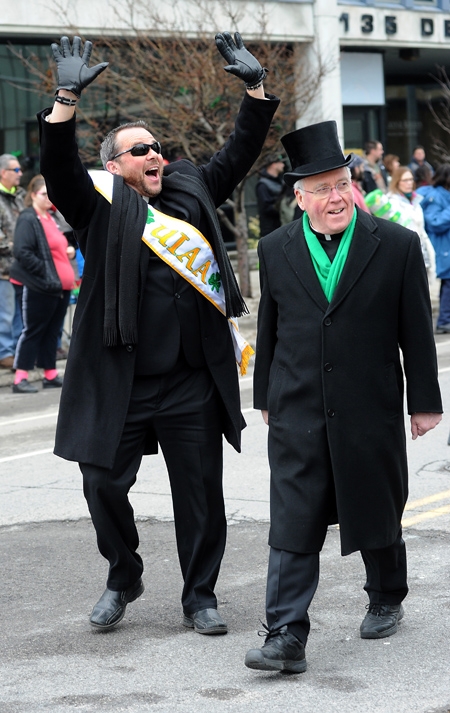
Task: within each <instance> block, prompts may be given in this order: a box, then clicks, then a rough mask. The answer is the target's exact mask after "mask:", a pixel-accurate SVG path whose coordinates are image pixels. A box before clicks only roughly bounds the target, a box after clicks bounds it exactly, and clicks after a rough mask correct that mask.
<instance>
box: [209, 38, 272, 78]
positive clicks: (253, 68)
mask: <svg viewBox="0 0 450 713" xmlns="http://www.w3.org/2000/svg"><path fill="white" fill-rule="evenodd" d="M235 43H236V44H235ZM216 46H217V49H218V50H219V52H220V54H221V55H222V57H223V58H224V59H225V61H226V62H228V66H227V67H224V70H225V71H226V72H230V74H234V75H235V76H236V77H239V79H242V80H243V81H244V82H245V86H246V87H248V88H249V89H251V88H253V87H256V86H258V85H260V84H261V82H262V81H263V80H264V79H265V77H266V75H267V70H266V69H265V68H264V67H261V65H260V63H259V62H258V60H257V59H256V57H254V56H253V55H252V54H251V53H250V52H249V51H248V50H247V49H245V46H244V43H243V41H242V37H241V36H240V34H239V32H235V33H234V42H233V38H232V37H231V35H230V33H229V32H219V33H218V34H217V35H216Z"/></svg>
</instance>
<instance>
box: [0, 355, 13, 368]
mask: <svg viewBox="0 0 450 713" xmlns="http://www.w3.org/2000/svg"><path fill="white" fill-rule="evenodd" d="M13 366H14V357H13V356H7V357H5V358H4V359H0V368H1V369H12V368H13Z"/></svg>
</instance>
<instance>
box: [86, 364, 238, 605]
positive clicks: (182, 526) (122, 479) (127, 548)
mask: <svg viewBox="0 0 450 713" xmlns="http://www.w3.org/2000/svg"><path fill="white" fill-rule="evenodd" d="M220 409H221V400H220V398H219V396H218V393H217V390H216V387H215V385H214V382H213V380H212V378H211V375H210V373H209V371H208V370H207V369H193V368H191V367H190V366H188V365H187V364H186V363H185V362H181V363H179V364H178V365H177V367H176V368H175V369H174V370H173V371H171V372H170V373H169V374H164V375H161V376H137V377H135V380H134V385H133V389H132V395H131V400H130V405H129V409H128V414H127V418H126V422H125V427H124V430H123V434H122V438H121V441H120V444H119V447H118V450H117V455H116V459H115V463H114V467H113V468H111V469H107V468H99V467H97V466H93V465H89V464H84V463H80V469H81V471H82V473H83V483H84V494H85V497H86V500H87V502H88V506H89V510H90V513H91V516H92V521H93V524H94V527H95V530H96V533H97V542H98V547H99V550H100V552H101V554H102V555H103V556H104V557H105V558H106V559H107V560H108V561H109V575H108V580H107V586H108V588H109V589H112V590H115V591H121V590H123V589H125V588H127V587H128V586H130V585H131V584H133V583H134V582H135V581H136V580H137V579H138V578H139V577H140V576H141V574H142V571H143V563H142V559H141V557H140V555H139V554H138V552H137V549H138V545H139V536H138V532H137V529H136V525H135V522H134V513H133V509H132V507H131V505H130V502H129V500H128V492H129V490H130V488H131V486H132V485H133V484H134V483H135V481H136V475H137V472H138V470H139V466H140V464H141V460H142V456H143V452H144V443H145V439H146V435H147V433H148V431H149V430H150V431H151V432H152V433H153V434H154V435H155V436H156V438H157V440H158V442H159V444H160V447H161V449H162V452H163V455H164V459H165V461H166V465H167V469H168V473H169V479H170V485H171V491H172V501H173V509H174V518H175V530H176V539H177V548H178V556H179V560H180V565H181V571H182V574H183V578H184V588H183V593H182V604H183V610H184V612H185V613H186V614H190V613H193V612H195V611H198V610H199V609H205V608H215V607H217V600H216V597H215V594H214V587H215V584H216V580H217V577H218V574H219V569H220V564H221V560H222V557H223V553H224V549H225V541H226V518H225V506H224V500H223V491H222V429H221V419H220Z"/></svg>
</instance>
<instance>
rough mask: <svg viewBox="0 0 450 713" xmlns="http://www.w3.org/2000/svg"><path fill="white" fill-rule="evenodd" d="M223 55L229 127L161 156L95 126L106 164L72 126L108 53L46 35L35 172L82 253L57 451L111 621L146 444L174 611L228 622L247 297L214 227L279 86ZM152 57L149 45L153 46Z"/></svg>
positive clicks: (118, 608) (131, 545) (133, 535)
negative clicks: (163, 485) (229, 80)
mask: <svg viewBox="0 0 450 713" xmlns="http://www.w3.org/2000/svg"><path fill="white" fill-rule="evenodd" d="M216 44H217V47H218V49H219V51H220V52H221V54H222V55H223V57H224V58H225V60H226V61H227V62H228V66H227V67H225V69H226V70H227V71H228V72H230V73H232V74H235V75H236V76H237V77H238V78H240V79H242V80H243V81H244V82H245V86H246V91H245V94H244V97H243V101H242V105H241V108H240V111H239V113H238V116H237V119H236V124H235V130H234V132H233V133H232V134H231V136H230V137H229V139H228V141H227V142H226V143H225V145H224V146H223V147H222V148H221V149H220V151H218V152H217V153H216V154H215V155H214V156H213V157H212V158H211V160H210V161H209V162H208V163H207V164H205V165H202V166H198V167H197V166H195V165H194V164H193V163H191V162H190V161H186V160H182V161H177V162H176V163H174V164H169V165H168V166H166V167H164V165H163V149H162V147H161V145H160V143H159V141H158V140H157V137H155V136H154V135H153V133H152V130H151V127H150V126H149V125H148V124H147V123H146V122H144V121H138V122H133V123H130V124H125V125H122V126H119V127H117V128H116V129H114V130H113V131H111V132H110V133H109V134H108V135H107V136H106V138H105V140H104V141H103V143H102V146H101V158H102V162H103V166H104V169H105V171H94V172H91V175H90V174H89V173H88V172H87V170H86V169H85V168H84V166H83V164H82V162H81V160H80V158H79V155H78V148H77V144H76V140H75V123H76V122H75V108H76V105H77V103H78V101H79V99H80V95H81V92H82V91H83V90H84V89H85V88H86V87H87V86H88V85H89V84H90V83H91V82H92V81H93V80H94V79H95V78H96V77H97V76H98V74H99V73H100V72H102V71H103V70H104V69H105V68H106V66H107V65H106V63H103V64H98V65H96V66H95V67H92V68H89V58H90V54H91V49H92V45H91V43H90V42H86V43H85V46H84V51H83V53H81V40H80V38H79V37H75V38H74V40H73V44H72V46H71V45H70V42H69V39H68V38H67V37H63V38H61V42H60V45H57V44H54V45H52V50H53V56H54V59H55V62H56V65H57V72H58V86H57V90H56V97H55V104H54V106H53V108H52V109H46V110H44V111H43V112H42V113H41V114H40V131H41V171H42V174H43V175H44V176H45V180H46V184H47V187H48V194H49V197H50V199H51V200H52V201H53V202H54V204H55V205H56V206H57V208H58V209H59V210H60V211H61V213H62V214H63V215H64V217H65V218H66V220H67V221H68V222H69V223H70V225H71V226H72V227H73V228H74V230H75V232H76V237H77V240H78V242H79V245H80V249H81V252H82V253H83V255H84V258H85V266H84V272H83V282H82V286H81V290H80V295H79V300H78V304H77V308H76V313H75V317H74V322H73V332H72V340H71V345H70V353H69V358H68V362H67V368H66V372H65V379H64V385H63V390H62V396H61V407H60V413H59V418H58V426H57V433H56V446H55V453H56V454H57V455H59V456H61V457H63V458H67V459H69V460H75V461H78V462H79V464H80V469H81V471H82V474H83V483H84V493H85V496H86V499H87V502H88V506H89V510H90V513H91V516H92V520H93V523H94V527H95V529H96V533H97V541H98V547H99V550H100V552H101V554H102V555H103V556H104V557H105V558H106V559H107V560H108V562H109V572H108V577H107V582H106V590H105V592H104V594H103V595H102V596H101V598H100V600H99V601H98V602H97V604H96V605H95V606H94V609H93V611H92V614H91V617H90V623H91V625H92V626H93V627H95V628H96V629H100V630H108V629H111V628H112V627H114V626H115V625H116V624H117V623H118V622H119V621H120V620H121V619H122V618H123V616H124V614H125V608H126V606H127V604H128V603H130V602H132V601H134V600H135V599H136V598H137V597H139V596H140V595H141V594H142V592H143V591H144V585H143V582H142V577H141V575H142V572H143V563H142V559H141V557H140V555H139V554H138V544H139V539H138V533H137V529H136V526H135V522H134V515H133V509H132V507H131V505H130V503H129V500H128V492H129V489H130V488H131V486H132V485H133V484H134V482H135V480H136V475H137V472H138V469H139V466H140V463H141V460H142V457H143V455H145V454H148V453H155V452H156V451H157V447H158V444H159V446H160V447H161V450H162V453H163V455H164V458H165V461H166V465H167V469H168V472H169V478H170V483H171V490H172V499H173V508H174V517H175V528H176V536H177V546H178V554H179V560H180V565H181V570H182V574H183V579H184V588H183V593H182V605H183V624H184V625H185V626H187V627H189V628H192V629H193V630H195V631H196V632H198V633H200V634H224V633H226V632H227V625H226V623H225V622H224V621H223V619H222V618H221V616H220V614H219V613H218V612H217V600H216V596H215V594H214V587H215V584H216V580H217V576H218V573H219V568H220V564H221V560H222V556H223V552H224V547H225V539H226V520H225V511H224V501H223V493H222V435H225V437H226V438H227V440H228V441H229V442H230V443H231V444H232V445H233V446H234V448H236V450H240V434H241V429H242V428H243V426H244V425H245V423H244V421H243V418H242V415H241V412H240V399H239V387H238V378H237V369H236V361H238V362H240V363H241V366H242V368H243V367H244V365H245V361H246V359H247V358H248V345H246V344H245V343H243V341H242V339H240V337H239V334H238V332H237V330H236V327H235V326H234V325H233V324H232V323H231V322H230V318H232V317H239V316H240V315H241V314H243V313H245V311H246V306H245V303H244V301H243V299H242V296H241V294H240V291H239V288H238V285H237V283H236V280H235V278H234V274H233V271H232V269H231V266H230V263H229V259H228V256H227V253H226V250H225V247H224V244H223V240H222V237H221V234H220V227H219V223H218V220H217V214H216V207H218V206H220V205H221V204H222V203H223V202H224V201H225V200H226V199H227V198H228V197H229V196H230V194H231V193H232V191H233V190H234V188H235V187H236V185H237V184H238V183H239V181H241V180H242V179H243V178H244V176H245V175H246V173H247V172H248V171H249V169H250V168H251V166H252V164H253V163H254V162H255V160H256V159H257V157H258V155H259V153H260V151H261V148H262V145H263V143H264V140H265V137H266V134H267V132H268V129H269V126H270V122H271V119H272V117H273V114H274V112H275V110H276V108H277V106H278V103H279V102H278V100H277V99H276V98H275V97H273V96H271V95H266V94H265V93H264V89H263V80H264V78H265V75H266V72H265V70H264V69H263V68H262V67H261V65H260V63H259V62H258V60H257V59H256V58H255V57H253V55H252V54H250V52H248V51H247V49H246V48H245V46H244V44H243V42H242V38H241V37H240V35H239V34H238V33H236V34H235V39H234V41H233V38H232V37H231V35H230V34H229V33H227V32H224V33H223V34H218V35H217V36H216ZM149 61H150V60H149Z"/></svg>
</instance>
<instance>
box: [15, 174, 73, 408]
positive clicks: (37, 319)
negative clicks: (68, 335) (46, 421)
mask: <svg viewBox="0 0 450 713" xmlns="http://www.w3.org/2000/svg"><path fill="white" fill-rule="evenodd" d="M25 204H26V205H27V206H29V207H27V208H26V209H25V210H24V211H23V212H22V213H21V214H20V215H19V218H18V220H17V224H16V229H15V233H14V257H15V260H14V262H13V264H12V266H11V271H10V276H11V280H12V281H14V282H16V283H20V284H23V285H24V289H23V300H22V313H23V323H24V327H23V330H22V334H21V335H20V337H19V341H18V344H17V348H16V356H15V361H14V368H15V369H16V374H15V379H14V385H13V387H12V389H13V392H14V393H19V394H22V393H33V392H37V389H36V387H35V386H33V384H30V383H29V381H28V371H29V370H31V369H34V366H35V365H36V366H38V367H39V368H41V369H43V370H44V379H43V384H42V385H43V388H44V389H48V388H58V387H61V386H62V379H61V378H60V377H59V376H58V372H57V370H56V348H57V342H58V335H59V332H60V330H61V327H62V324H63V322H64V317H65V314H66V310H67V305H68V304H69V298H70V291H71V289H72V287H73V284H74V272H73V269H72V265H71V264H70V261H69V256H68V251H71V253H74V249H73V248H72V247H70V248H69V247H68V243H67V239H66V238H65V236H64V235H63V233H62V232H61V231H60V229H59V228H58V226H57V224H56V222H55V220H54V218H53V217H52V215H51V213H50V209H51V208H52V203H51V201H50V200H49V199H48V196H47V189H46V186H45V181H44V178H43V177H42V176H40V175H38V176H34V178H33V179H32V180H31V182H30V184H29V186H28V192H27V195H26V198H25ZM71 253H69V254H71ZM72 256H73V254H71V257H72Z"/></svg>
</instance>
